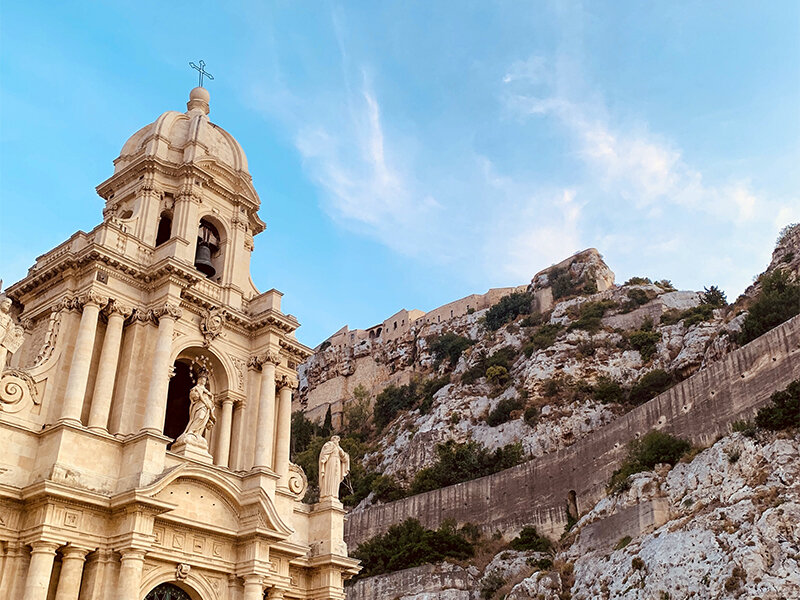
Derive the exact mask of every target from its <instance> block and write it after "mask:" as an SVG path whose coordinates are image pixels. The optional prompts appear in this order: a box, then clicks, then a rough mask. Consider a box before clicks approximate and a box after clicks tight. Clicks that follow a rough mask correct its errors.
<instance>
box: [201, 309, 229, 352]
mask: <svg viewBox="0 0 800 600" xmlns="http://www.w3.org/2000/svg"><path fill="white" fill-rule="evenodd" d="M227 318H228V313H227V312H226V311H225V310H224V309H222V308H212V309H211V310H207V311H206V313H205V315H203V318H202V319H201V321H200V333H201V334H203V346H205V347H206V348H208V347H209V346H210V345H211V342H213V341H214V340H215V339H217V338H218V337H219V336H220V335H222V330H223V328H224V327H225V320H226V319H227Z"/></svg>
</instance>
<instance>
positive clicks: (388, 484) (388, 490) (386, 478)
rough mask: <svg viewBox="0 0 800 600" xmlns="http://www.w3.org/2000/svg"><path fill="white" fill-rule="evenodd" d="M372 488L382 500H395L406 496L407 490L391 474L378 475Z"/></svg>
mask: <svg viewBox="0 0 800 600" xmlns="http://www.w3.org/2000/svg"><path fill="white" fill-rule="evenodd" d="M370 489H371V490H372V492H373V493H374V494H375V498H376V499H378V500H380V501H381V502H394V501H395V500H400V499H401V498H405V497H406V490H405V489H404V488H403V486H401V485H400V484H399V483H398V482H397V480H396V479H395V478H394V477H392V476H391V475H378V476H376V477H375V478H374V479H373V480H372V485H371V486H370Z"/></svg>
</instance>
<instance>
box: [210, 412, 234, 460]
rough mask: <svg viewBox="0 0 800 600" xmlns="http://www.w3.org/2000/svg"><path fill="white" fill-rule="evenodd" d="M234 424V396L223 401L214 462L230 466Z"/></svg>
mask: <svg viewBox="0 0 800 600" xmlns="http://www.w3.org/2000/svg"><path fill="white" fill-rule="evenodd" d="M232 425H233V398H225V399H224V400H223V401H222V414H221V415H220V417H219V430H218V437H217V451H216V452H215V453H214V464H215V465H220V466H222V467H227V466H228V464H229V463H228V460H229V458H230V452H231V427H232Z"/></svg>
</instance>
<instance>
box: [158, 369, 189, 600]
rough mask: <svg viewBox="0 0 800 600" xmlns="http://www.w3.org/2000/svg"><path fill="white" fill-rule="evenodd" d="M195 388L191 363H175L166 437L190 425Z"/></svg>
mask: <svg viewBox="0 0 800 600" xmlns="http://www.w3.org/2000/svg"><path fill="white" fill-rule="evenodd" d="M193 386H194V378H193V377H192V369H191V367H190V364H189V362H188V361H183V360H177V361H175V375H173V377H172V379H170V380H169V391H168V392H167V413H166V415H165V417H164V435H165V436H167V437H170V438H172V439H173V440H175V438H177V437H178V436H179V435H180V434H182V433H183V430H184V429H186V425H187V424H188V423H189V404H190V402H189V391H190V390H191V389H192V387H193ZM159 600H161V599H160V598H159Z"/></svg>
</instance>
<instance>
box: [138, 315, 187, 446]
mask: <svg viewBox="0 0 800 600" xmlns="http://www.w3.org/2000/svg"><path fill="white" fill-rule="evenodd" d="M153 314H154V316H155V317H157V318H158V337H157V338H156V347H155V350H154V351H153V362H152V368H151V370H150V387H149V389H148V392H147V401H146V402H145V415H144V426H143V427H142V430H144V431H149V432H150V433H159V434H160V433H161V432H162V430H163V428H164V414H165V411H166V409H167V389H168V387H169V374H170V351H171V350H172V334H173V332H174V331H175V321H177V320H178V319H180V318H181V315H182V314H183V311H181V309H180V308H178V307H177V306H175V305H173V304H169V303H167V304H165V305H164V306H163V307H161V308H159V309H156V310H154V311H153Z"/></svg>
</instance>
